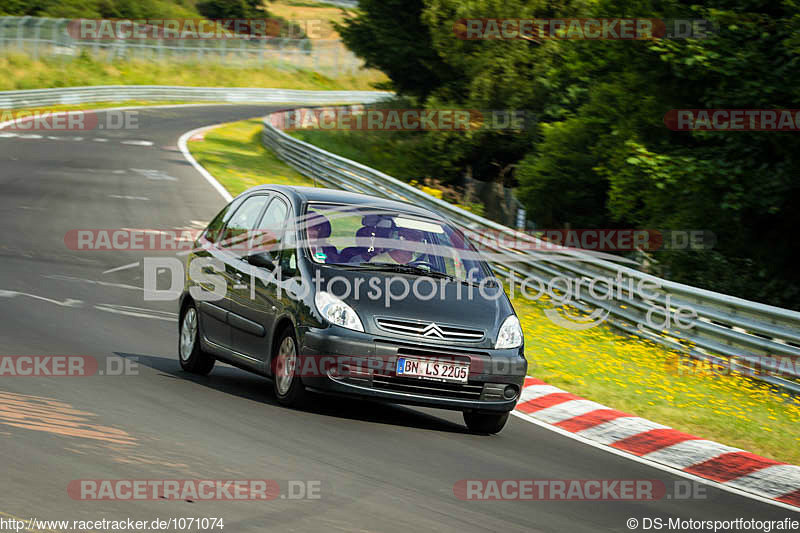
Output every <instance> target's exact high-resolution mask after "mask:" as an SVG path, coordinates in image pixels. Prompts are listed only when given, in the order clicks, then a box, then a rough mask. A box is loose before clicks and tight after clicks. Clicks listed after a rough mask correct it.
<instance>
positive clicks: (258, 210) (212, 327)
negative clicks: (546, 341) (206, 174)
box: [179, 186, 527, 433]
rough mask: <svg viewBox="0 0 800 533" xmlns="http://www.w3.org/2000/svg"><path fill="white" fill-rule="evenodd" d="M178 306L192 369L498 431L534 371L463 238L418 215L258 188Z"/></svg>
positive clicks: (383, 203) (228, 221) (341, 195)
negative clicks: (263, 379)
mask: <svg viewBox="0 0 800 533" xmlns="http://www.w3.org/2000/svg"><path fill="white" fill-rule="evenodd" d="M187 267H188V268H187V269H186V272H187V275H186V283H185V289H184V291H183V294H182V296H181V299H180V322H179V324H180V325H179V329H180V331H179V333H180V340H179V349H180V362H181V366H182V367H183V368H184V369H185V370H187V371H191V372H196V373H200V374H207V373H208V372H210V371H211V369H212V367H213V365H214V361H215V360H216V359H219V360H221V361H225V362H227V363H230V364H232V365H235V366H237V367H240V368H243V369H246V370H249V371H252V372H256V373H258V374H261V375H264V376H267V377H270V378H271V379H272V381H273V384H274V385H273V388H274V391H275V395H276V397H277V399H278V400H279V401H280V402H281V403H283V404H286V405H291V404H295V403H297V402H299V401H301V400H303V399H305V398H306V392H307V391H308V390H312V391H316V392H323V393H334V394H345V395H351V396H353V395H354V396H359V397H364V398H369V399H372V400H380V401H387V402H393V403H403V404H411V405H422V406H431V407H440V408H445V409H454V410H459V411H462V412H463V413H464V419H465V422H466V424H467V426H468V427H469V428H470V429H471V430H473V431H476V432H481V433H495V432H497V431H500V430H501V429H502V428H503V426H504V425H505V422H506V420H507V418H508V413H509V411H511V410H512V409H513V408H514V406H515V405H516V402H517V400H518V398H519V394H520V391H521V388H522V384H523V381H524V378H525V374H526V370H527V363H526V361H525V357H524V350H523V339H522V330H521V328H520V324H519V320H517V317H516V315H515V313H514V310H513V308H512V307H511V304H510V302H509V300H508V298H507V296H506V295H505V292H504V290H503V287H502V285H501V284H500V283H498V282H497V280H495V278H494V277H493V276H492V273H491V270H490V268H489V266H488V265H487V264H486V262H485V261H484V260H483V259H481V257H480V256H479V255H478V253H477V252H476V250H475V248H474V247H473V246H472V245H471V244H470V243H469V242H468V241H467V239H466V238H465V237H464V235H463V234H462V233H461V232H460V231H459V230H457V229H455V228H454V227H453V226H452V224H450V223H449V222H448V221H447V220H445V219H443V218H441V217H439V216H437V215H436V214H435V213H432V212H430V211H428V210H426V209H422V208H420V207H416V206H413V205H410V204H406V203H402V202H395V201H389V200H383V199H380V198H375V197H371V196H366V195H360V194H354V193H348V192H343V191H335V190H328V189H317V188H304V187H284V186H260V187H256V188H253V189H250V190H248V191H247V192H245V193H242V194H241V195H240V196H238V197H237V198H235V199H234V200H233V201H232V202H231V203H230V204H229V205H228V206H226V207H225V208H224V209H223V210H222V211H221V212H220V213H219V214H218V215H217V216H216V217H215V218H214V220H213V221H212V222H211V223H210V225H209V226H208V228H207V229H206V230H205V231H204V232H203V234H202V235H201V236H200V237H199V238H198V240H197V242H196V243H195V246H194V250H193V252H192V253H191V254H190V255H189V257H188V259H187Z"/></svg>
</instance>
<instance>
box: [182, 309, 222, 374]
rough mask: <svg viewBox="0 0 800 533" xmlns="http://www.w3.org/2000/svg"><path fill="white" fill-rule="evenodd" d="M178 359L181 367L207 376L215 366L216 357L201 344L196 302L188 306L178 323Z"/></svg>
mask: <svg viewBox="0 0 800 533" xmlns="http://www.w3.org/2000/svg"><path fill="white" fill-rule="evenodd" d="M178 359H179V360H180V362H181V368H182V369H184V370H185V371H187V372H191V373H192V374H199V375H201V376H205V375H207V374H208V373H209V372H211V369H212V368H214V362H215V360H214V358H213V357H212V356H211V355H209V354H207V353H206V352H204V351H203V350H202V347H201V346H200V318H199V317H198V315H197V307H195V305H194V302H191V303H189V305H187V306H186V309H184V311H183V315H181V319H180V322H179V323H178Z"/></svg>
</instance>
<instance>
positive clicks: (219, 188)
mask: <svg viewBox="0 0 800 533" xmlns="http://www.w3.org/2000/svg"><path fill="white" fill-rule="evenodd" d="M222 124H225V123H224V122H223V123H220V124H214V125H211V126H204V127H202V128H197V129H193V130H191V131H187V132H186V133H184V134H183V135H181V138H180V139H178V148H179V149H180V151H181V153H182V154H183V157H185V158H186V160H187V161H188V162H189V163H190V164H191V165H192V166H193V167H194V169H195V170H196V171H197V172H199V173H200V175H201V176H203V177H204V178H205V179H206V181H207V182H208V183H210V184H211V186H212V187H214V190H215V191H217V192H218V193H219V194H220V196H222V197H223V198H224V199H225V201H226V202H230V201H231V200H233V196H231V193H229V192H228V191H226V190H225V187H223V186H222V184H221V183H220V182H218V181H217V179H216V178H215V177H214V176H212V175H211V174H210V173H209V172H208V170H206V169H205V168H203V166H202V165H201V164H200V163H198V162H197V160H196V159H195V158H194V156H192V154H191V153H189V149H188V148H187V147H186V141H187V140H189V138H190V137H191V136H192V135H194V134H195V133H197V132H199V131H204V130H207V129H211V128H215V127H217V126H221V125H222Z"/></svg>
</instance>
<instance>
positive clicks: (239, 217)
mask: <svg viewBox="0 0 800 533" xmlns="http://www.w3.org/2000/svg"><path fill="white" fill-rule="evenodd" d="M268 199H269V197H268V196H260V195H259V196H250V197H248V198H247V199H246V200H245V201H244V202H243V203H242V205H241V206H240V207H239V209H237V210H236V212H235V213H234V214H233V216H232V217H231V218H230V220H229V221H228V224H227V225H226V226H225V231H223V232H222V233H223V238H222V239H220V241H221V242H219V245H220V247H221V248H240V247H242V246H246V245H247V244H246V242H247V240H248V238H249V237H250V235H251V234H252V230H253V229H255V227H256V223H258V217H259V215H260V214H261V211H262V210H263V209H264V205H265V204H266V203H267V200H268Z"/></svg>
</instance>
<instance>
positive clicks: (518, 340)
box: [494, 315, 522, 350]
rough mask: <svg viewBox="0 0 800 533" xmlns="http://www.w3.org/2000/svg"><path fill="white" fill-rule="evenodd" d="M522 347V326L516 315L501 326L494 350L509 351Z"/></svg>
mask: <svg viewBox="0 0 800 533" xmlns="http://www.w3.org/2000/svg"><path fill="white" fill-rule="evenodd" d="M520 346H522V326H520V324H519V319H518V318H517V317H516V316H515V315H511V316H510V317H508V318H506V320H505V322H503V325H502V326H500V333H498V334H497V342H496V343H495V345H494V348H495V350H507V349H509V348H518V347H520Z"/></svg>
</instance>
